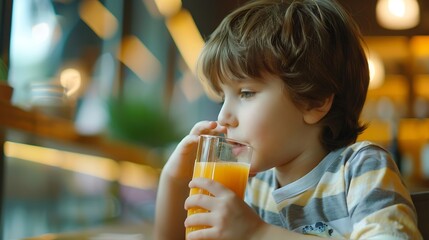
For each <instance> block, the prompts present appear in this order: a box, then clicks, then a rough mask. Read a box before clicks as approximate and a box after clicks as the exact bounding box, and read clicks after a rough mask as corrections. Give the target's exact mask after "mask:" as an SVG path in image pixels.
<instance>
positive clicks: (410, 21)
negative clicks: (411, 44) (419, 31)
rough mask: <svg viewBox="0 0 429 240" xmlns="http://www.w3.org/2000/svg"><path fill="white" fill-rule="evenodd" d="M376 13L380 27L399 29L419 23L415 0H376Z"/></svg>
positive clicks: (417, 7)
mask: <svg viewBox="0 0 429 240" xmlns="http://www.w3.org/2000/svg"><path fill="white" fill-rule="evenodd" d="M376 15H377V21H378V23H379V24H380V25H381V26H382V27H385V28H388V29H394V30H401V29H408V28H413V27H415V26H417V25H418V24H419V20H420V9H419V4H418V2H417V1H416V0H378V2H377V7H376Z"/></svg>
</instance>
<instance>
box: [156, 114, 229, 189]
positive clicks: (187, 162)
mask: <svg viewBox="0 0 429 240" xmlns="http://www.w3.org/2000/svg"><path fill="white" fill-rule="evenodd" d="M225 133H226V128H225V127H223V126H220V125H219V124H218V123H217V122H215V121H201V122H198V123H196V124H195V125H194V127H193V128H192V130H191V131H190V133H189V135H187V136H185V137H184V138H183V139H182V141H181V142H180V143H179V144H178V145H177V147H176V149H175V150H174V152H173V153H172V154H171V156H170V158H169V160H168V162H167V163H166V164H165V166H164V168H163V172H164V173H166V174H167V175H168V176H169V177H171V178H173V179H178V180H179V179H180V180H186V181H189V180H190V179H191V178H192V171H193V169H194V168H193V166H194V162H195V157H196V154H197V147H198V139H199V136H200V135H203V134H208V135H219V134H225Z"/></svg>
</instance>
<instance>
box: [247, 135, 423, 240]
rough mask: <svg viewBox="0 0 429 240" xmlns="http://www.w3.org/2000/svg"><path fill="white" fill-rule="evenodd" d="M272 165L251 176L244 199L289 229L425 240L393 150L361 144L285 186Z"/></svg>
mask: <svg viewBox="0 0 429 240" xmlns="http://www.w3.org/2000/svg"><path fill="white" fill-rule="evenodd" d="M277 185H278V184H277V180H276V177H275V171H274V169H271V170H269V171H266V172H262V173H259V174H258V175H256V176H255V177H253V178H252V179H250V180H249V185H248V188H247V191H246V202H247V203H248V204H249V205H250V206H251V207H253V208H254V209H255V211H256V212H257V213H258V214H259V215H260V216H261V217H262V219H263V220H264V221H266V222H268V223H270V224H273V225H277V226H281V227H283V228H286V229H289V230H291V231H295V232H299V233H303V234H311V235H317V236H321V237H332V238H343V239H389V240H390V239H421V236H420V233H419V231H418V230H417V223H416V221H417V220H416V213H415V209H414V206H413V204H412V201H411V198H410V195H409V192H408V190H407V188H406V187H405V185H404V183H403V182H402V180H401V177H400V174H399V171H398V169H397V167H396V165H395V163H394V162H393V161H392V159H391V157H390V155H389V153H388V152H387V151H386V150H384V149H383V148H381V147H379V146H377V145H375V144H372V143H370V142H358V143H355V144H353V145H351V146H349V147H346V148H342V149H339V150H336V151H333V152H331V153H330V154H328V155H327V156H326V157H325V158H324V159H323V160H322V161H321V162H320V163H319V164H318V166H317V167H316V168H314V169H313V170H312V171H311V172H309V173H308V174H307V175H305V176H303V177H302V178H300V179H298V180H296V181H295V182H292V183H290V184H288V185H286V186H283V187H281V188H278V187H277Z"/></svg>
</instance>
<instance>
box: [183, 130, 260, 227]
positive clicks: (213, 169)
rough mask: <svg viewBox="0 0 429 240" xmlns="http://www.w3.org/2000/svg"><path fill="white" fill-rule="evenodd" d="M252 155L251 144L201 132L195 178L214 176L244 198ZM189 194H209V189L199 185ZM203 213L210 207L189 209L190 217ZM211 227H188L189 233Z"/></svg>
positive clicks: (214, 178) (213, 177) (217, 180)
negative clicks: (200, 187)
mask: <svg viewBox="0 0 429 240" xmlns="http://www.w3.org/2000/svg"><path fill="white" fill-rule="evenodd" d="M251 158H252V148H251V147H250V146H249V145H248V144H245V143H241V142H238V141H235V140H233V139H229V138H225V137H221V136H211V135H201V136H200V139H199V143H198V150H197V157H196V160H195V165H194V173H193V178H197V177H204V178H210V179H213V180H215V181H216V182H219V183H221V184H222V185H224V186H225V187H227V188H229V189H231V190H232V191H234V192H235V194H237V196H238V197H240V198H241V199H244V191H245V189H246V185H247V179H248V176H249V169H250V161H251ZM189 194H190V195H194V194H207V195H209V193H208V192H206V191H204V190H202V189H198V188H192V189H191V190H190V193H189ZM202 212H207V210H205V209H202V208H192V209H189V210H188V216H190V215H192V214H195V213H202ZM208 227H209V226H196V227H188V228H186V235H188V233H189V232H192V231H195V230H199V229H204V228H208Z"/></svg>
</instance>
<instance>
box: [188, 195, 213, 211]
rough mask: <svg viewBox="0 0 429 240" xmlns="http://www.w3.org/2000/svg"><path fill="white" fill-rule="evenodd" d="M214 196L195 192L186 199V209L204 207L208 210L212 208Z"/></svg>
mask: <svg viewBox="0 0 429 240" xmlns="http://www.w3.org/2000/svg"><path fill="white" fill-rule="evenodd" d="M213 205H214V203H213V197H212V196H210V195H207V194H194V195H191V196H189V197H188V198H187V199H186V200H185V204H184V207H185V209H186V210H189V209H191V208H204V209H207V210H208V211H211V210H212V206H213Z"/></svg>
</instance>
